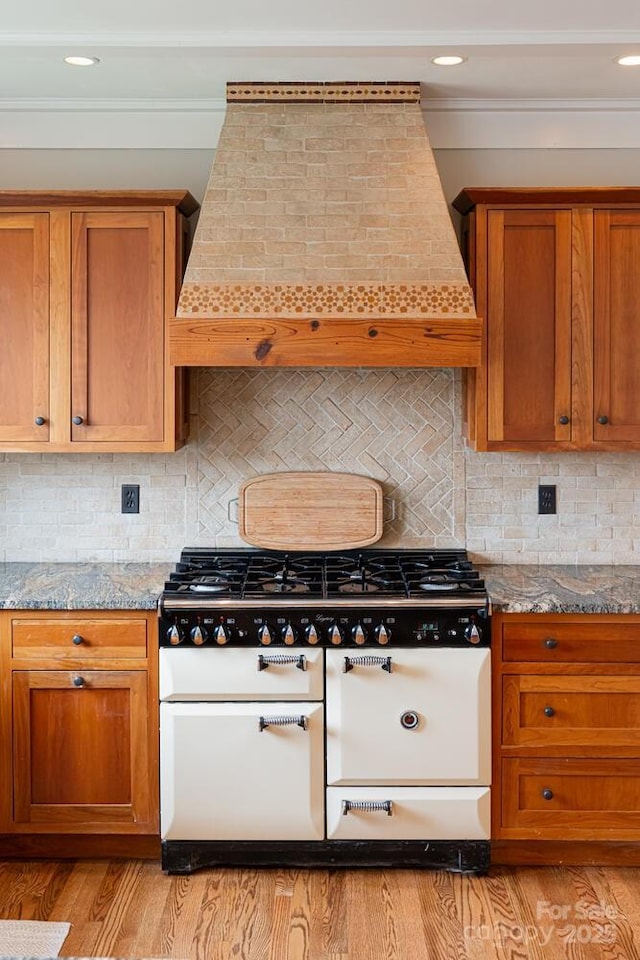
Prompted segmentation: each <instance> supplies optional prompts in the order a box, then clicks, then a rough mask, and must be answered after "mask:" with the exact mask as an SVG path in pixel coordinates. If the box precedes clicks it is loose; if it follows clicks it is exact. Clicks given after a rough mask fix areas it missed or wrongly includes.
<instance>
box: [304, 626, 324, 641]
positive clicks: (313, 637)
mask: <svg viewBox="0 0 640 960" xmlns="http://www.w3.org/2000/svg"><path fill="white" fill-rule="evenodd" d="M304 636H305V640H306V641H307V643H314V644H315V643H317V642H318V640H319V639H320V637H319V636H318V631H317V630H316V628H315V627H314V625H313V624H312V623H310V624H309V626H308V627H307V628H306V630H305V631H304Z"/></svg>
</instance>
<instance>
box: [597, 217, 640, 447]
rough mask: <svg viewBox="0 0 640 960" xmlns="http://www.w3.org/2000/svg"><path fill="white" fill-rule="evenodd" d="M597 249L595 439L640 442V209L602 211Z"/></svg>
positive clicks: (598, 222)
mask: <svg viewBox="0 0 640 960" xmlns="http://www.w3.org/2000/svg"><path fill="white" fill-rule="evenodd" d="M594 246H595V254H594V263H595V272H594V363H595V369H594V406H595V409H594V439H595V440H596V441H618V440H620V441H634V440H635V441H638V440H640V389H639V388H638V387H639V383H640V210H635V211H626V212H625V211H614V210H596V211H595V213H594ZM605 417H606V421H607V422H605V423H600V422H599V421H600V419H603V418H605Z"/></svg>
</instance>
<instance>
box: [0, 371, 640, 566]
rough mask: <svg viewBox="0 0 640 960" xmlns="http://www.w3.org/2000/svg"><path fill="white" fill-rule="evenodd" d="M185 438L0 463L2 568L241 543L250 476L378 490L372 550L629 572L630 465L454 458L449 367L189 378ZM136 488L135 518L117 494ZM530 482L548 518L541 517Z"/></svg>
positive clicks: (603, 460) (638, 488) (603, 459)
mask: <svg viewBox="0 0 640 960" xmlns="http://www.w3.org/2000/svg"><path fill="white" fill-rule="evenodd" d="M193 374H194V376H193V408H194V416H193V428H192V439H191V441H190V443H189V445H188V446H187V447H185V448H184V449H183V450H180V451H178V452H177V453H175V454H148V455H139V456H129V455H125V454H102V455H98V454H96V455H91V454H89V455H84V454H24V453H21V454H0V561H2V560H7V561H12V560H46V561H55V560H60V561H74V560H79V561H82V560H87V561H110V560H140V561H144V560H160V561H170V562H172V561H175V560H177V558H178V555H179V553H180V550H181V549H182V547H184V546H186V545H191V544H200V545H203V546H205V545H217V546H229V545H236V544H240V543H241V541H240V540H239V539H238V529H237V525H236V524H235V523H234V522H233V519H230V516H231V517H233V515H234V504H233V502H232V501H233V500H234V498H235V497H236V496H237V492H238V487H239V485H240V483H241V482H242V481H243V480H245V479H247V478H248V477H250V476H255V475H256V474H258V473H266V472H277V471H281V470H335V471H340V472H349V473H360V474H364V475H366V476H370V477H373V478H375V479H376V480H379V481H380V482H381V483H382V484H383V488H384V492H385V496H386V497H387V498H388V501H389V502H388V503H387V509H386V513H387V515H388V516H390V514H391V509H392V504H391V502H390V501H393V503H394V505H395V510H396V518H395V520H389V521H388V522H387V523H386V524H385V534H384V539H383V541H382V543H384V544H387V545H389V546H391V545H395V546H397V545H407V546H411V545H414V544H420V545H421V546H423V547H424V546H425V544H430V545H432V546H451V545H458V546H463V545H466V546H467V547H468V548H469V550H470V551H471V552H472V554H473V556H474V557H475V558H476V559H487V560H492V561H496V562H500V561H504V562H528V563H537V562H541V563H553V562H562V563H573V562H577V563H610V562H611V563H638V562H640V454H632V453H628V454H622V453H621V454H588V453H582V454H556V455H552V454H517V453H510V454H499V453H474V452H473V451H470V450H466V449H465V446H464V443H463V440H462V438H461V435H460V425H461V422H462V415H461V377H460V374H459V372H457V371H452V370H289V369H278V370H245V369H237V370H229V369H225V370H222V369H218V370H216V369H202V370H195V371H193ZM123 483H139V484H140V514H139V515H136V514H124V515H123V514H121V513H120V487H121V484H123ZM539 483H552V484H555V485H556V487H557V495H558V513H557V515H555V516H538V514H537V488H538V484H539Z"/></svg>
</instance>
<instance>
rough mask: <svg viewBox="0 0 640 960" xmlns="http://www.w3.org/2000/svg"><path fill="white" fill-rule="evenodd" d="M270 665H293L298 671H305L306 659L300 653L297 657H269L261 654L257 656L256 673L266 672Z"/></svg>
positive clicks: (273, 655)
mask: <svg viewBox="0 0 640 960" xmlns="http://www.w3.org/2000/svg"><path fill="white" fill-rule="evenodd" d="M271 663H276V664H280V663H295V665H296V667H297V669H298V670H306V669H307V658H306V657H305V655H304V653H301V654H300V655H299V656H296V655H295V654H294V653H292V654H286V653H273V654H270V655H269V656H265V655H264V654H262V653H259V654H258V671H260V670H266V669H267V667H268V666H269V664H271Z"/></svg>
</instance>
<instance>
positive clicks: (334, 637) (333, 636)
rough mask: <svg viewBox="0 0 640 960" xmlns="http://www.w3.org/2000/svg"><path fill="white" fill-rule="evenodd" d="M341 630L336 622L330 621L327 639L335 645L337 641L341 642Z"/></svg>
mask: <svg viewBox="0 0 640 960" xmlns="http://www.w3.org/2000/svg"><path fill="white" fill-rule="evenodd" d="M342 639H343V637H342V631H341V630H340V627H339V626H338V624H337V623H332V624H331V626H330V627H329V640H330V641H331V643H333V644H334V645H335V646H338V644H339V643H342Z"/></svg>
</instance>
